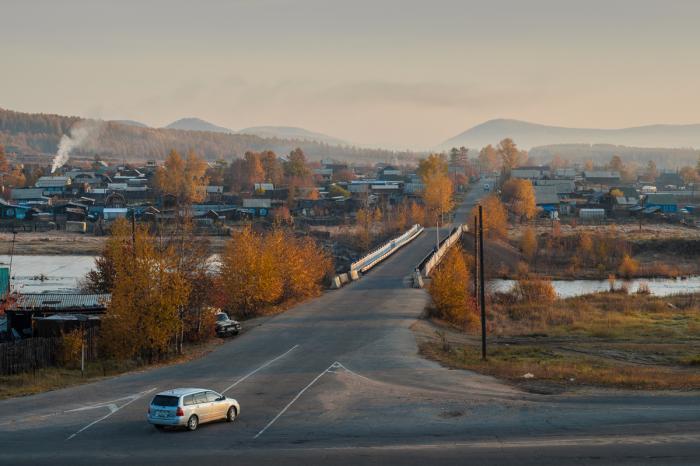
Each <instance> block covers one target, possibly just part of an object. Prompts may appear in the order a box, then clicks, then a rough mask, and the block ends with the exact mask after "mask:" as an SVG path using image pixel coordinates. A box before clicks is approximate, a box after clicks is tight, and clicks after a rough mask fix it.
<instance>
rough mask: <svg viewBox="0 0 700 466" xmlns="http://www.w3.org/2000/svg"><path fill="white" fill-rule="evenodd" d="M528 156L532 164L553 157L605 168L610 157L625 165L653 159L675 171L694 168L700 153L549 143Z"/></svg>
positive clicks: (687, 150)
mask: <svg viewBox="0 0 700 466" xmlns="http://www.w3.org/2000/svg"><path fill="white" fill-rule="evenodd" d="M528 155H529V156H530V159H531V160H532V162H533V163H548V162H549V161H551V160H552V159H553V158H554V157H555V156H556V157H558V158H559V159H560V160H565V161H569V162H584V161H586V160H590V161H592V162H593V163H594V164H596V165H605V164H606V163H608V162H609V161H610V159H611V158H612V156H613V155H618V156H620V157H621V158H622V159H623V160H625V161H626V162H637V163H639V164H640V165H643V164H646V163H647V162H649V161H650V160H652V161H654V163H656V165H658V166H659V167H663V168H667V169H675V168H677V167H680V166H683V165H690V166H695V164H696V163H697V161H698V156H699V155H700V151H698V150H694V149H664V148H648V147H628V146H615V145H612V144H592V145H591V144H552V145H548V146H539V147H533V148H532V149H530V151H529V153H528Z"/></svg>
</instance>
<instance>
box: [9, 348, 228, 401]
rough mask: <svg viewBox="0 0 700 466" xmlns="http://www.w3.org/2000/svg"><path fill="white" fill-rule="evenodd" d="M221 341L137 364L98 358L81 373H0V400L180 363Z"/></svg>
mask: <svg viewBox="0 0 700 466" xmlns="http://www.w3.org/2000/svg"><path fill="white" fill-rule="evenodd" d="M222 343H223V340H221V339H218V338H215V339H212V340H210V341H208V342H206V343H201V344H193V345H187V346H185V348H184V350H183V354H182V355H179V356H176V357H173V358H171V359H168V360H167V361H163V362H160V363H158V364H155V365H143V364H137V363H135V362H133V361H98V362H91V363H89V364H87V365H86V370H85V374H82V373H81V372H80V369H79V368H78V369H74V368H62V367H47V368H44V369H38V370H36V371H34V372H28V373H23V374H16V375H5V376H0V399H4V398H12V397H16V396H26V395H33V394H35V393H42V392H48V391H51V390H58V389H61V388H66V387H71V386H74V385H80V384H85V383H89V382H95V381H98V380H100V379H104V378H107V377H112V376H115V375H120V374H125V373H127V372H132V371H136V370H144V369H152V368H154V367H160V366H167V365H171V364H178V363H182V362H185V361H189V360H192V359H196V358H199V357H201V356H203V355H204V354H206V353H209V352H210V351H212V350H213V349H214V348H215V347H216V346H218V345H220V344H222Z"/></svg>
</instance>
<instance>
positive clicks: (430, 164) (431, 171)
mask: <svg viewBox="0 0 700 466" xmlns="http://www.w3.org/2000/svg"><path fill="white" fill-rule="evenodd" d="M416 174H417V175H418V176H420V177H421V180H423V183H426V182H427V180H428V178H430V177H432V176H435V175H445V176H447V159H446V158H445V156H444V155H442V154H430V155H429V156H428V157H427V158H425V159H421V160H420V161H419V162H418V169H417V170H416Z"/></svg>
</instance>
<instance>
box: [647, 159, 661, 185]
mask: <svg viewBox="0 0 700 466" xmlns="http://www.w3.org/2000/svg"><path fill="white" fill-rule="evenodd" d="M644 177H645V178H646V179H647V180H649V181H654V180H655V179H657V178H658V177H659V170H658V169H657V168H656V162H654V161H653V160H649V162H648V163H647V166H646V169H645V170H644Z"/></svg>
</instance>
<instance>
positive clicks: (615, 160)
mask: <svg viewBox="0 0 700 466" xmlns="http://www.w3.org/2000/svg"><path fill="white" fill-rule="evenodd" d="M606 168H607V169H608V170H613V171H616V172H620V173H622V172H623V171H625V163H624V162H623V161H622V157H620V156H619V155H613V156H612V157H611V158H610V162H608V165H607V167H606Z"/></svg>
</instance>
